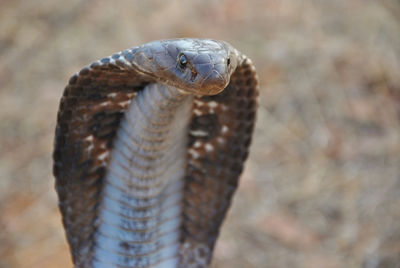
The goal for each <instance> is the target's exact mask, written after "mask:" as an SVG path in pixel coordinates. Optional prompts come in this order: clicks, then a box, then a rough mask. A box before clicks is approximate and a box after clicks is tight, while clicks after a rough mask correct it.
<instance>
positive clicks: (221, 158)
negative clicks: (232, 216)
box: [181, 60, 258, 267]
mask: <svg viewBox="0 0 400 268" xmlns="http://www.w3.org/2000/svg"><path fill="white" fill-rule="evenodd" d="M251 68H252V65H251V64H250V63H249V62H247V61H246V60H245V61H244V63H243V64H242V65H241V66H238V67H237V69H236V71H235V72H234V73H233V75H232V76H231V81H230V83H229V85H228V87H227V88H226V89H225V90H224V91H223V92H222V93H220V94H218V95H216V96H207V97H200V98H197V100H198V101H201V102H204V103H205V105H201V106H198V105H196V104H195V106H194V109H198V110H200V112H201V113H202V114H201V115H197V116H196V114H194V113H193V114H192V119H191V124H190V130H204V131H206V132H207V133H209V135H207V136H206V137H200V138H199V137H196V136H193V135H190V134H189V149H193V150H195V151H196V152H197V153H198V154H199V158H197V159H194V157H193V155H192V154H190V153H188V163H187V171H186V177H185V180H186V184H185V193H184V211H183V217H184V220H183V232H182V238H181V242H182V244H185V243H186V244H187V248H186V249H184V250H183V251H182V256H181V258H182V259H183V260H184V261H183V264H181V265H182V267H185V266H186V267H188V266H189V265H190V264H193V265H195V264H196V263H197V262H198V259H199V258H201V257H203V258H204V260H205V262H206V263H207V264H208V263H209V262H210V260H211V257H212V251H213V248H214V244H215V241H216V239H217V237H218V233H219V229H220V225H221V223H222V221H223V219H224V217H225V215H226V212H227V210H228V209H229V206H230V203H231V198H232V196H233V194H234V192H235V190H236V187H237V184H238V179H239V176H240V173H241V172H242V169H243V163H244V161H245V160H246V158H247V155H248V147H249V145H250V142H251V135H252V132H253V127H254V122H255V114H256V109H257V101H256V100H257V96H258V85H257V83H258V82H257V77H256V74H255V72H254V71H252V69H251ZM212 101H215V102H216V103H217V104H218V105H217V107H215V108H214V111H215V113H210V112H209V106H208V105H207V103H209V102H212ZM195 103H196V101H195ZM223 106H225V107H226V108H227V109H226V110H224V109H223V108H222V107H223ZM224 125H225V126H227V132H226V133H225V134H224V133H223V131H222V126H224ZM218 137H220V138H221V137H222V138H224V140H225V143H223V144H221V143H220V142H218ZM196 141H199V142H201V144H202V146H201V147H199V148H195V147H194V144H195V143H196ZM205 143H209V144H210V145H212V147H213V150H212V151H210V152H207V150H206V149H205ZM204 245H205V247H204ZM204 248H206V249H207V248H208V250H202V249H204ZM198 249H200V250H198ZM199 252H200V253H199ZM199 254H200V255H202V256H199Z"/></svg>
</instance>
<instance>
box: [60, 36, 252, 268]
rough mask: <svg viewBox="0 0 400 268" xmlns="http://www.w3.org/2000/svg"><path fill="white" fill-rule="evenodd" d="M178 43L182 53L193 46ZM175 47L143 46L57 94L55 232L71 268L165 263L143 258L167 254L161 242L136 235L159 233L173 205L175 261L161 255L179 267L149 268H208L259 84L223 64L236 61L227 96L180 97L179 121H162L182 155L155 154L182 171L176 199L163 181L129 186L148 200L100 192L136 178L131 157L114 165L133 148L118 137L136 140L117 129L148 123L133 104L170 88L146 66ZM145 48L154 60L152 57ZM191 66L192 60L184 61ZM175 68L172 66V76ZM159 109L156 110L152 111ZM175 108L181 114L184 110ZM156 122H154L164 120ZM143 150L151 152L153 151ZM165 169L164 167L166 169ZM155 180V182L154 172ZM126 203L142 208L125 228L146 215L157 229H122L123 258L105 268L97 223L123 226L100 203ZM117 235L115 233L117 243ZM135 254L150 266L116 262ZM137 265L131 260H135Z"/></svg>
mask: <svg viewBox="0 0 400 268" xmlns="http://www.w3.org/2000/svg"><path fill="white" fill-rule="evenodd" d="M184 41H185V42H188V43H190V42H192V39H185V40H184ZM174 42H175V41H174V40H168V41H159V43H156V46H154V45H153V44H151V46H147V47H146V45H144V46H143V47H142V46H141V47H134V48H132V49H128V50H125V51H122V52H120V53H117V54H114V55H113V56H111V57H108V58H104V59H102V60H100V61H96V62H94V63H93V64H91V65H90V66H88V67H85V68H83V69H82V70H81V71H80V72H79V73H77V74H75V75H74V76H73V77H72V78H71V79H70V81H69V84H68V85H67V87H66V89H65V91H64V95H63V97H62V99H61V103H60V109H59V113H58V117H57V128H56V137H55V150H54V155H53V157H54V175H55V177H56V190H57V193H58V196H59V206H60V210H61V213H62V216H63V224H64V227H65V230H66V235H67V239H68V242H69V245H70V249H71V254H72V257H73V261H74V264H75V267H117V266H118V267H156V266H157V265H158V262H157V260H162V259H163V256H162V255H163V254H164V253H162V252H161V251H160V252H161V253H160V252H159V253H157V254H155V255H154V254H153V255H151V254H152V253H151V252H158V251H159V250H160V248H163V247H164V248H165V247H166V244H165V243H164V242H159V241H160V240H157V241H158V242H157V241H156V240H154V239H157V237H159V236H160V232H158V233H157V235H153V236H152V235H150V236H149V237H150V238H149V237H144V236H141V235H140V234H141V233H143V230H145V231H148V230H150V229H152V228H153V229H154V228H161V229H162V228H164V227H163V226H162V224H163V223H165V218H163V217H164V216H162V215H164V214H165V213H167V212H166V211H167V210H168V204H172V203H174V202H178V203H179V204H180V205H179V208H178V210H177V211H178V215H176V217H177V219H179V221H172V222H174V224H177V228H175V229H174V228H173V229H174V231H176V230H177V231H178V236H177V239H175V238H174V239H173V240H174V241H175V240H177V241H176V242H177V243H178V244H177V245H178V248H177V249H176V250H175V251H174V252H175V253H174V254H175V255H174V256H172V255H171V256H170V255H168V254H170V253H168V254H167V255H168V256H169V257H173V258H175V260H177V261H174V262H169V263H168V262H166V263H165V265H164V264H163V265H161V266H157V267H208V265H209V263H210V261H211V257H212V251H213V247H214V244H215V241H216V239H217V237H218V232H219V229H220V226H221V224H222V221H223V219H224V217H225V214H226V212H227V210H228V208H229V205H230V203H231V198H232V195H233V193H234V191H235V189H236V187H237V184H238V179H239V176H240V173H241V172H242V169H243V164H244V161H245V159H246V158H247V154H248V147H249V145H250V142H251V134H252V131H253V127H254V122H255V116H256V107H257V95H258V82H257V76H256V72H255V69H254V66H253V64H252V63H251V61H250V60H249V59H248V58H247V57H245V56H244V55H242V54H240V53H239V52H237V51H236V50H235V53H236V57H237V59H232V58H231V60H232V61H233V60H237V67H236V66H235V67H236V69H235V70H234V71H232V72H233V73H232V74H231V75H230V82H229V84H228V86H227V87H226V88H225V89H224V90H223V91H222V92H221V93H219V94H217V95H214V96H200V94H195V95H194V98H192V97H182V99H185V100H186V101H182V103H181V104H182V105H180V106H179V107H181V108H179V109H176V111H175V112H174V113H176V114H178V115H177V117H176V118H179V120H176V119H171V120H170V121H168V124H171V128H169V130H168V131H169V134H168V137H170V138H169V139H170V140H168V142H170V141H172V143H176V144H179V142H178V140H181V141H182V142H183V143H184V145H185V147H186V148H184V150H183V153H181V155H180V154H179V152H180V150H179V149H176V148H179V146H178V147H176V148H175V147H174V146H166V147H165V146H164V147H165V148H170V149H168V150H169V151H168V150H166V151H165V152H163V153H165V154H166V155H167V156H168V157H167V158H165V159H169V160H171V159H172V160H173V159H176V160H177V161H178V162H179V163H181V166H179V167H181V168H178V170H180V169H181V175H179V176H181V177H182V183H181V184H182V187H180V186H179V187H180V188H179V187H178V186H177V187H176V189H180V192H178V193H176V192H175V190H174V191H172V190H171V193H173V194H171V195H169V192H168V191H170V190H169V189H172V188H174V187H172V186H171V185H173V184H174V183H172V181H168V180H167V179H165V180H163V181H164V182H163V183H164V184H163V186H162V187H161V188H160V189H158V188H157V187H156V188H151V187H150V186H149V185H151V184H152V183H151V182H149V181H146V180H144V181H141V180H137V181H136V183H138V185H139V188H140V187H144V188H147V190H146V191H142V192H141V191H137V190H135V191H133V190H131V189H129V188H123V187H120V188H119V189H120V191H119V193H118V191H110V190H107V189H108V188H107V187H108V186H107V185H110V184H111V183H113V182H112V179H111V177H112V174H113V173H114V174H119V175H118V176H117V177H121V178H122V177H124V176H123V174H122V173H123V172H128V173H129V172H131V173H132V172H133V173H135V172H137V170H135V166H140V165H141V164H139V161H136V162H135V161H131V160H132V159H135V158H134V156H131V157H130V158H129V157H127V158H126V159H125V160H123V159H122V158H121V159H122V160H118V159H119V158H118V157H119V156H121V155H124V157H126V154H123V152H124V150H125V149H124V148H125V147H129V143H130V142H131V141H129V139H126V140H124V138H123V134H121V133H125V134H124V135H125V136H126V137H128V136H129V134H130V133H131V134H132V133H135V131H136V130H134V129H129V128H126V127H124V126H127V125H128V123H124V122H128V121H129V122H131V123H130V124H131V125H132V122H133V124H136V123H137V124H143V121H144V120H146V119H144V118H145V117H146V116H143V115H139V113H137V112H134V110H135V106H140V105H142V106H143V105H144V106H143V107H141V109H142V110H143V109H144V110H145V109H147V108H148V109H150V110H152V109H153V108H154V107H150V106H151V105H152V102H151V101H149V102H141V101H136V100H139V96H142V95H143V96H145V95H146V94H150V93H147V92H150V89H152V88H153V89H154V88H155V90H158V91H160V90H161V89H162V90H165V89H166V88H167V87H165V86H163V85H164V83H168V81H169V80H170V77H167V78H166V77H163V76H162V75H160V77H158V75H159V73H158V72H148V71H147V70H148V69H149V68H150V67H148V66H151V68H154V63H151V64H150V63H149V62H150V61H151V60H153V59H155V60H156V61H157V60H159V58H157V57H158V56H159V55H163V54H162V48H164V47H165V50H166V54H168V56H171V53H172V54H173V53H175V52H171V51H174V50H177V51H178V50H179V49H176V48H175V43H174ZM193 42H194V43H195V44H196V49H197V47H200V48H201V49H202V51H206V52H207V46H208V45H209V44H210V43H212V42H217V41H209V40H205V41H204V46H205V48H202V44H203V41H202V40H199V39H196V40H195V41H193ZM224 46H225V43H224V44H223V45H221V47H224ZM153 47H155V50H154V51H156V52H157V53H158V54H157V53H154V51H153ZM171 47H173V48H174V49H171ZM160 51H161V52H160ZM178 52H179V51H178ZM178 52H176V53H178ZM210 53H211V52H210ZM177 55H178V54H173V55H172V56H171V57H172V58H176V57H177ZM231 57H232V55H231ZM210 59H211V61H213V60H214V59H213V56H210ZM189 60H192V58H190V57H189ZM144 63H145V64H144ZM147 63H149V64H147ZM144 65H146V68H147V69H146V68H145V69H146V70H145V71H144V69H143V68H142V67H143V66H144ZM228 65H229V64H228ZM156 67H157V66H156ZM175 67H176V66H171V68H175ZM160 73H161V72H160ZM192 74H193V73H192ZM198 76H199V75H198ZM175 84H176V83H175ZM153 85H154V86H153ZM172 88H173V87H172ZM172 91H173V92H178V93H179V94H181V96H183V95H187V94H188V93H182V92H181V91H180V90H175V91H174V88H173V90H172ZM160 92H161V91H160ZM151 94H152V93H151ZM151 94H150V95H151ZM179 94H178V95H179ZM154 96H155V95H151V96H150V99H153V100H154V98H155V97H154ZM187 96H190V95H187ZM179 98H180V97H179ZM132 100H134V101H132ZM162 102H163V100H162V101H161V102H158V103H162ZM146 103H147V104H146ZM156 103H157V102H156ZM184 103H186V104H184ZM153 104H154V103H153ZM146 105H148V106H149V107H146ZM183 107H187V108H186V110H185V108H183ZM168 109H170V108H168ZM168 109H164V111H168ZM161 110H162V109H161ZM129 111H131V112H129ZM132 111H133V112H132ZM129 113H130V114H131V116H129ZM158 113H159V112H155V113H154V114H158ZM179 114H180V115H179ZM185 114H186V116H185ZM160 118H162V114H161V115H160ZM184 118H186V119H184ZM178 121H179V122H186V121H187V124H186V126H184V125H182V124H181V123H179V122H178ZM160 122H162V121H160ZM166 122H167V121H166ZM144 123H146V122H144ZM143 129H146V131H144V130H143V131H142V130H140V131H142V132H140V131H139V132H140V133H141V134H140V135H141V141H140V142H139V143H140V144H142V145H143V146H145V144H146V140H153V141H154V139H151V138H150V136H151V135H152V132H151V130H149V131H147V127H144V128H143ZM168 131H167V132H168ZM139 132H137V133H139ZM144 133H145V134H144ZM135 135H136V134H133V135H131V136H132V137H131V138H132V139H133V140H135V139H136V140H137V138H138V136H140V135H139V134H138V135H136V136H135ZM182 135H183V136H182ZM145 136H146V137H145ZM163 137H164V136H163ZM171 137H172V138H171ZM173 137H175V140H174V139H173ZM164 138H165V137H164ZM164 138H161V140H162V139H164ZM123 141H128V144H125V145H127V146H124V143H123ZM168 142H167V143H168ZM168 144H169V143H168ZM149 146H152V143H151V142H150V143H149ZM164 147H163V146H161V147H160V148H164ZM140 150H141V149H140V146H139V151H140ZM150 151H151V150H150ZM118 152H119V153H118ZM185 155H186V157H185ZM128 158H129V159H130V160H129V159H128ZM177 158H178V159H177ZM127 159H128V160H129V161H128V160H127ZM149 159H152V158H151V157H150V158H149ZM165 159H164V160H163V161H166V160H165ZM113 161H114V162H118V161H122V162H124V161H125V162H124V163H125V164H124V165H125V166H124V169H119V170H114V168H113V164H112V163H113ZM160 161H161V160H160ZM122 162H121V163H122ZM150 162H151V161H150ZM156 162H157V161H155V162H154V163H156ZM175 162H176V161H175ZM175 162H174V161H171V162H168V161H167V162H165V163H167V164H165V163H164V164H165V165H164V166H163V168H161V165H159V166H157V165H154V166H152V168H154V169H157V168H159V169H160V170H159V171H160V172H161V173H160V174H162V173H165V174H167V173H168V166H173V163H175ZM142 167H143V165H142ZM129 169H130V171H129ZM113 170H114V172H113ZM128 173H127V174H128ZM153 173H154V174H157V172H156V171H154V172H153ZM153 173H152V174H153ZM121 174H122V175H121ZM179 174H180V173H179ZM174 176H175V175H174ZM153 177H154V179H155V180H157V179H159V178H157V176H153ZM130 179H132V178H130ZM168 182H169V183H168ZM117 183H118V182H117ZM130 183H132V182H129V183H128V185H129V184H130ZM141 183H142V184H141ZM159 183H160V182H159ZM159 183H156V185H159ZM176 185H178V184H176ZM179 185H180V184H179ZM114 186H115V185H114ZM120 186H122V185H120ZM171 187H172V188H171ZM111 188H112V187H111ZM111 188H110V189H111ZM114 188H115V187H114ZM174 189H175V188H174ZM141 193H143V195H141ZM149 193H150V194H151V193H159V194H160V195H159V196H158V197H157V198H149ZM175 193H176V194H175ZM124 194H127V195H132V196H135V195H136V196H137V197H138V198H139V199H135V200H134V201H132V200H133V199H132V198H130V199H129V198H128V199H127V200H130V201H128V203H129V202H131V203H129V204H128V206H130V207H133V208H134V207H135V206H136V207H140V212H139V211H137V210H135V209H132V210H130V212H127V213H128V214H127V215H125V216H127V217H126V218H132V219H134V218H138V217H139V218H140V217H142V216H143V215H146V213H147V215H150V214H152V213H153V214H152V215H161V216H160V217H159V220H158V221H156V222H153V221H141V220H139V221H136V222H135V220H132V222H128V223H127V225H126V226H128V228H127V229H128V231H129V232H130V233H127V234H126V237H128V236H129V238H130V239H123V237H120V238H119V239H120V242H119V243H117V244H118V245H119V246H120V249H121V251H120V253H118V254H121V256H122V257H121V258H120V259H118V261H117V263H115V262H113V261H110V262H107V261H108V260H112V259H113V257H107V256H108V255H109V254H111V253H110V252H111V250H110V248H109V245H111V244H112V243H111V242H110V244H107V242H105V241H106V240H107V239H106V240H104V239H103V238H104V237H103V238H101V237H102V236H101V233H102V232H103V233H104V230H105V229H102V228H103V227H102V226H103V225H102V224H103V223H104V222H105V221H111V225H113V226H114V227H115V226H117V227H118V228H120V229H121V226H122V225H118V224H119V223H121V222H124V221H123V220H121V219H119V218H118V217H119V216H118V213H114V214H113V212H110V211H107V209H106V208H107V206H110V204H112V203H107V202H108V201H107V200H108V199H110V198H108V197H110V196H111V197H112V198H111V199H113V200H115V199H117V200H119V201H118V202H120V207H123V206H121V204H122V203H121V202H122V201H121V200H123V198H124V197H123V195H124ZM175 195H176V196H175ZM107 196H108V197H107ZM163 196H164V197H165V196H172V197H168V198H170V199H168V200H169V201H166V200H167V199H163ZM174 196H175V197H174ZM164 201H166V202H164ZM146 208H148V210H146ZM125 211H127V210H125ZM154 211H156V212H154ZM114 212H115V211H114ZM141 213H142V214H141ZM163 213H164V214H163ZM107 215H108V216H107ZM110 215H111V216H110ZM140 215H142V216H140ZM165 215H167V214H165ZM168 215H172V214H168ZM143 217H145V216H143ZM115 223H117V224H115ZM125 223H126V221H125ZM111 225H110V226H111ZM160 226H161V227H160ZM147 229H148V230H147ZM107 230H111V229H107ZM135 230H136V231H135ZM171 230H172V229H171ZM110 232H111V231H110ZM123 233H124V232H123V231H121V232H120V233H119V234H123ZM109 234H111V233H107V235H109ZM116 234H117V233H116ZM149 234H150V232H149ZM126 237H125V238H126ZM114 238H115V237H114ZM114 238H113V239H114ZM131 238H132V239H133V240H135V239H137V242H138V245H139V246H132V245H131V244H129V243H126V241H127V240H129V241H132V239H131ZM102 239H103V240H102ZM148 239H150V240H151V239H153V240H151V241H152V244H151V243H150V244H149V243H145V242H146V241H148ZM107 241H108V240H107ZM109 241H111V240H109ZM165 241H166V240H165ZM171 241H172V240H171ZM117 242H118V239H117ZM163 243H164V244H163ZM124 250H125V251H124ZM133 251H134V252H136V253H137V255H138V256H139V255H141V254H142V255H148V256H152V257H151V258H153V259H145V258H142V259H140V258H139V259H140V260H141V261H139V262H136V263H135V262H134V261H127V262H123V261H121V260H122V259H124V258H123V256H124V254H127V252H128V253H129V252H130V253H129V254H131V252H133ZM136 253H135V254H136ZM150 253H151V254H150ZM99 254H100V255H99ZM99 256H101V257H100V258H103V259H102V261H101V262H96V261H97V260H98V259H99ZM139 259H138V258H137V260H139ZM120 261H121V262H120ZM124 263H125V264H126V265H124Z"/></svg>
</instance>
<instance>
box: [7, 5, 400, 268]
mask: <svg viewBox="0 0 400 268" xmlns="http://www.w3.org/2000/svg"><path fill="white" fill-rule="evenodd" d="M173 37H204V38H213V39H222V40H226V41H228V42H230V43H231V44H233V45H234V46H235V47H236V48H238V49H239V50H240V51H242V52H244V53H245V54H246V55H248V56H249V57H250V58H251V59H252V60H253V62H254V63H255V65H256V67H257V70H258V74H259V78H260V91H261V92H260V105H259V111H258V121H257V127H256V131H255V137H254V140H253V145H252V150H251V154H250V159H249V161H248V162H247V164H246V169H245V172H244V174H243V176H242V180H241V183H240V187H239V190H238V192H237V194H236V196H235V198H234V202H233V204H232V209H231V210H230V212H229V215H228V217H227V218H226V221H225V223H224V226H223V230H222V233H221V236H220V239H219V241H218V243H217V247H216V251H215V258H214V261H213V267H221V268H222V267H233V268H235V267H236V268H239V267H249V268H253V267H261V268H269V267H278V268H281V267H302V268H314V267H315V268H320V267H326V268H336V267H363V268H375V267H382V268H383V267H388V268H389V267H400V221H399V220H400V209H399V208H400V105H399V103H400V2H399V1H398V0H382V1H361V0H335V1H323V0H320V1H316V0H314V1H291V0H269V1H267V0H264V1H262V0H254V1H239V0H223V1H212V0H206V1H200V0H197V1H176V0H169V1H162V0H158V1H149V0H147V1H128V0H125V1H107V0H98V1H90V0H86V1H77V0H73V1H61V0H55V1H46V0H37V1H22V0H18V1H17V0H15V1H12V0H2V1H0V267H71V260H70V255H69V252H68V247H67V245H66V241H65V236H64V231H63V228H62V226H61V221H60V215H59V212H58V208H57V198H56V194H55V191H54V178H53V176H52V174H51V166H52V161H51V153H52V146H53V137H54V129H55V119H56V112H57V109H58V103H59V99H60V97H61V94H62V91H63V88H64V86H65V85H66V83H67V81H68V78H69V77H70V76H71V75H72V74H73V73H74V72H76V71H78V70H79V69H80V68H81V67H83V66H84V65H86V64H88V63H90V62H92V61H93V60H96V59H100V58H102V57H103V56H106V55H110V54H112V53H114V52H116V51H120V50H122V49H125V48H129V47H131V46H134V45H139V44H142V43H145V42H148V41H151V40H155V39H165V38H173Z"/></svg>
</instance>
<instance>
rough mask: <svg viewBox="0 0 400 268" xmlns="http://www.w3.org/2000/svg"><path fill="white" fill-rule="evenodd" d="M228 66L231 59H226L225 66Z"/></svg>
mask: <svg viewBox="0 0 400 268" xmlns="http://www.w3.org/2000/svg"><path fill="white" fill-rule="evenodd" d="M230 64H231V59H230V58H228V59H227V60H226V65H227V66H228V67H229V65H230Z"/></svg>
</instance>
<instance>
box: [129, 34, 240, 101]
mask: <svg viewBox="0 0 400 268" xmlns="http://www.w3.org/2000/svg"><path fill="white" fill-rule="evenodd" d="M135 61H136V62H137V66H138V68H139V69H140V70H141V71H143V72H144V73H147V74H149V75H151V76H153V77H154V78H155V79H156V80H158V81H160V82H162V83H164V84H167V85H170V86H174V87H176V88H178V89H180V90H181V91H183V92H187V93H193V94H198V95H215V94H218V93H219V92H221V91H222V90H223V89H224V88H225V87H226V86H227V85H228V84H229V80H230V76H231V74H232V73H233V72H234V71H235V69H236V66H237V65H238V52H237V50H236V49H234V48H233V47H232V46H231V45H230V44H228V43H226V42H222V41H214V40H208V39H172V40H164V41H154V42H151V43H147V44H145V45H143V46H141V47H139V48H138V50H137V52H136V57H135Z"/></svg>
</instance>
